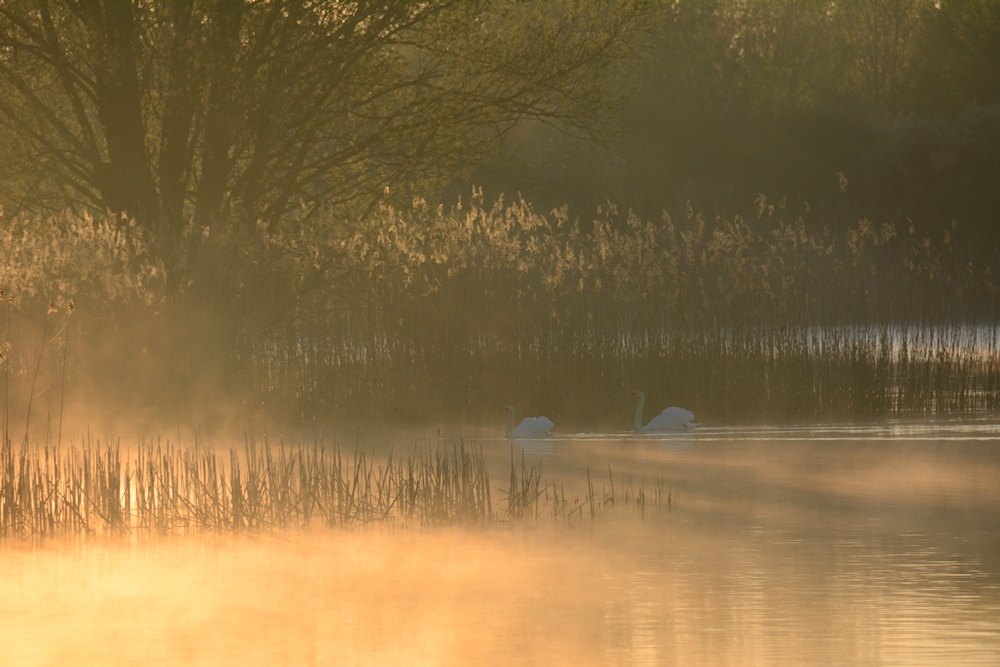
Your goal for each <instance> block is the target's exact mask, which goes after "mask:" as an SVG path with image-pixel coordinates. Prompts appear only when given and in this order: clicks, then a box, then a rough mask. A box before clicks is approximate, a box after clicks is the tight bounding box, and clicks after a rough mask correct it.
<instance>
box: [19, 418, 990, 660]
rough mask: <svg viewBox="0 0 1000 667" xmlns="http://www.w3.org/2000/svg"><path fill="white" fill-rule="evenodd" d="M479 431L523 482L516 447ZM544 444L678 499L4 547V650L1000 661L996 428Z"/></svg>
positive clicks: (566, 481)
mask: <svg viewBox="0 0 1000 667" xmlns="http://www.w3.org/2000/svg"><path fill="white" fill-rule="evenodd" d="M447 435H458V432H457V431H456V433H454V434H447ZM480 435H481V434H480ZM393 437H403V436H393ZM405 437H407V438H409V441H410V442H412V441H413V439H414V438H419V437H420V436H413V435H412V434H411V435H410V436H405ZM358 439H359V443H360V444H361V445H362V446H364V447H372V448H375V449H378V448H379V447H382V446H384V445H386V444H387V443H386V442H384V440H385V438H383V436H380V435H378V434H359V435H358ZM432 440H433V439H432ZM481 442H482V443H483V446H484V449H486V451H487V453H488V454H489V456H490V457H491V460H492V461H493V462H494V464H495V466H496V472H495V474H494V484H493V486H494V487H498V486H505V481H504V477H503V474H504V471H503V465H504V462H505V461H507V460H509V457H510V455H511V450H510V449H509V447H510V446H509V444H508V443H507V442H506V441H503V440H499V439H495V440H491V439H484V440H481ZM515 454H516V456H517V457H518V459H520V456H521V449H520V448H518V449H517V450H516V451H515ZM524 456H525V460H526V461H527V462H529V463H530V462H535V463H538V462H541V464H542V466H543V470H544V471H545V475H546V476H547V477H549V478H553V477H554V478H556V479H557V484H559V485H561V486H562V487H563V488H565V490H566V495H567V496H569V497H570V499H571V500H572V497H573V496H574V495H580V496H582V495H583V494H584V493H585V489H586V475H587V471H588V468H589V472H590V475H591V479H592V482H593V483H594V485H595V487H596V490H597V495H598V497H599V498H600V497H602V491H605V490H608V488H610V485H611V479H613V480H614V483H615V484H616V487H617V490H618V492H619V494H620V493H621V485H622V484H623V483H626V480H627V476H628V475H631V476H632V484H633V486H638V484H640V483H643V484H645V485H646V486H647V489H649V488H651V486H652V483H653V479H654V478H656V477H661V478H662V479H663V480H664V481H665V482H666V483H667V485H668V486H669V487H670V489H671V493H672V503H671V506H670V507H669V508H666V507H664V508H661V509H660V510H658V511H657V510H655V509H647V511H646V512H645V514H644V515H641V516H640V515H639V514H638V513H637V512H636V511H635V510H634V508H632V507H623V506H620V505H619V506H618V507H616V508H602V510H603V511H602V515H601V516H599V517H598V519H597V520H595V521H592V520H591V519H590V516H589V512H587V513H585V514H584V516H583V517H582V518H578V519H575V520H574V521H572V522H566V521H565V520H560V521H558V522H553V521H552V520H551V519H549V518H541V519H540V520H539V521H538V522H537V523H535V524H532V525H530V526H510V525H494V526H492V527H490V528H488V529H486V530H481V529H399V528H391V527H374V528H365V529H357V530H352V531H341V532H327V531H321V530H315V531H311V532H305V533H292V534H280V535H257V536H238V537H175V538H169V539H160V540H153V541H145V542H141V543H139V542H136V543H127V544H123V543H115V542H108V541H90V542H86V543H74V544H70V545H68V544H48V545H45V546H42V547H39V546H32V547H29V546H27V545H23V544H19V543H12V542H7V543H4V544H2V545H0V591H2V600H3V603H2V606H0V664H2V665H57V664H58V665H66V664H82V665H91V664H94V665H96V664H100V665H118V664H121V665H124V664H146V665H149V664H152V665H175V664H185V665H231V664H241V665H327V664H346V665H440V664H456V665H458V664H461V665H499V664H503V665H535V664H545V665H783V664H787V665H803V664H813V665H997V664H1000V530H998V528H1000V425H998V424H996V423H993V422H983V421H978V422H973V423H938V424H913V423H910V424H894V425H888V426H879V427H854V428H847V427H815V428H801V427H800V428H753V429H710V428H702V429H699V430H698V431H696V432H694V433H691V434H678V435H676V436H672V437H668V438H660V439H657V438H651V437H640V438H635V437H631V436H606V435H605V436H600V435H579V436H560V437H558V438H555V439H553V440H551V441H546V442H544V443H526V449H525V451H524ZM608 467H610V468H611V473H610V478H609V473H608ZM501 496H502V494H500V493H497V494H495V496H494V502H496V499H497V498H499V497H501Z"/></svg>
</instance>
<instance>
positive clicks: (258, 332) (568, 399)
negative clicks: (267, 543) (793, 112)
mask: <svg viewBox="0 0 1000 667" xmlns="http://www.w3.org/2000/svg"><path fill="white" fill-rule="evenodd" d="M793 209H795V210H793ZM834 222H837V221H831V220H827V219H826V218H824V219H822V220H813V219H811V218H810V214H809V212H808V207H805V208H802V207H798V208H796V207H795V206H792V205H789V204H786V202H785V201H784V200H781V201H778V202H772V201H770V200H768V199H767V198H766V197H764V196H761V197H760V198H758V200H757V201H756V202H755V204H754V207H753V209H752V211H751V212H750V213H749V214H748V215H747V216H745V217H744V216H733V217H730V218H722V217H720V216H715V217H710V216H705V215H703V214H701V213H698V212H695V211H694V210H692V209H691V208H690V207H689V208H688V209H687V210H686V211H682V212H680V214H679V215H676V216H671V215H670V214H669V213H667V212H664V213H663V215H662V217H661V219H659V220H643V219H640V218H639V217H638V216H636V215H635V214H633V213H631V212H628V211H621V210H619V209H618V208H616V207H615V206H613V205H610V204H609V205H606V206H603V207H601V208H600V209H599V210H598V212H597V215H596V217H593V218H592V219H590V220H589V221H588V220H586V219H581V218H574V217H571V216H570V213H569V211H568V210H567V209H566V208H562V209H556V210H553V211H551V212H550V213H548V214H541V213H539V212H537V211H535V210H534V209H533V208H532V206H531V205H530V204H528V203H527V202H525V201H523V200H518V201H515V202H511V203H508V202H505V201H504V200H502V199H501V200H499V201H497V202H495V203H493V204H487V203H486V202H485V201H484V197H483V195H482V191H481V190H474V191H473V196H472V198H471V199H466V200H459V201H458V203H457V204H456V205H455V206H454V207H452V208H451V209H445V208H444V207H443V206H438V207H432V206H430V205H428V204H427V203H426V202H425V201H423V200H420V199H415V200H414V201H413V202H412V204H411V205H409V206H406V207H403V208H395V207H392V206H389V205H388V204H384V205H382V206H380V207H379V208H377V210H375V211H374V212H372V213H371V214H370V215H368V216H367V217H361V218H358V219H354V220H336V219H330V220H328V221H327V224H323V225H316V224H309V225H296V224H294V221H292V222H290V223H289V224H287V225H285V226H283V227H281V228H279V229H266V228H264V227H263V226H260V225H258V226H256V227H255V226H247V225H241V224H237V223H236V222H234V224H233V225H232V226H231V227H230V228H229V232H228V233H227V234H225V235H221V234H216V233H214V232H213V233H208V232H207V231H205V232H198V233H196V232H195V231H194V230H193V228H192V229H191V230H189V237H188V238H187V240H186V243H188V244H190V246H191V248H192V252H191V257H192V258H194V259H192V262H191V264H190V265H189V266H187V267H186V269H185V271H186V275H187V276H188V278H186V280H185V281H184V286H183V288H182V289H178V290H171V289H169V288H168V287H167V284H168V283H169V282H176V280H172V279H171V278H170V277H169V276H168V275H167V274H166V269H165V268H164V266H163V265H162V263H159V262H158V261H156V260H154V259H153V257H154V254H151V253H150V251H149V250H148V247H149V244H148V241H147V240H146V239H144V238H143V237H142V235H141V233H140V232H139V231H138V228H137V227H135V226H132V225H131V223H130V222H129V221H128V219H127V218H98V217H92V216H78V215H75V214H72V213H70V212H66V213H64V214H63V215H61V216H57V217H55V218H45V219H43V218H40V217H36V218H12V217H5V218H2V219H0V229H2V232H3V239H2V241H3V246H4V247H5V248H7V249H9V252H8V254H7V256H6V258H5V261H4V262H2V263H0V286H3V287H4V289H5V294H6V296H7V302H6V307H5V308H4V310H3V312H0V317H2V318H3V320H4V321H3V326H4V330H5V332H6V338H5V341H4V343H3V346H4V347H3V362H4V376H5V391H6V397H5V416H8V417H9V415H12V414H24V413H25V412H26V411H27V409H28V405H27V403H28V400H31V401H33V407H32V412H31V416H30V421H31V422H32V424H35V425H36V426H33V427H32V428H33V429H34V430H33V431H32V433H33V437H36V438H38V439H40V440H45V439H46V438H49V439H50V440H51V439H53V438H51V437H50V434H56V433H57V432H58V429H59V424H58V422H59V421H61V419H62V406H63V404H64V403H65V404H66V405H71V404H74V401H75V404H77V405H78V404H79V403H80V402H81V401H82V397H93V401H92V402H93V403H95V404H98V405H101V406H103V409H105V410H109V411H114V412H117V413H119V414H132V413H135V412H138V411H145V412H146V413H148V412H149V411H150V407H149V406H159V407H157V408H155V409H154V410H160V411H161V412H162V413H163V414H162V415H160V416H161V417H163V416H165V417H166V418H167V419H170V416H171V415H176V414H188V415H192V417H191V419H193V420H195V422H196V423H202V424H205V423H209V422H211V420H212V415H211V414H209V412H210V411H211V409H212V408H211V406H216V405H217V406H223V407H221V408H219V410H220V411H228V413H229V414H230V417H233V416H234V415H235V420H236V422H237V423H239V422H242V423H254V422H264V423H267V422H268V421H273V420H277V421H279V422H281V423H289V424H300V425H305V426H309V427H315V426H323V425H328V424H358V423H364V424H373V425H378V424H407V425H415V424H424V425H426V424H431V423H441V422H456V423H457V422H462V423H472V424H492V423H494V422H495V421H496V412H497V409H498V408H497V406H503V405H506V404H509V403H511V402H512V400H514V401H516V402H517V403H518V404H519V405H524V406H525V409H529V410H536V411H537V412H540V413H543V414H546V415H548V416H549V417H551V418H553V419H554V420H555V421H556V422H557V423H560V422H562V423H576V424H579V425H580V427H590V426H593V425H601V424H613V423H619V422H621V421H622V419H624V418H625V417H627V416H628V415H629V414H631V405H630V401H631V399H630V393H631V392H632V391H634V390H635V389H636V388H639V387H641V388H643V390H644V391H646V392H647V394H650V395H651V396H652V395H655V396H658V397H659V399H660V400H662V401H664V402H666V403H667V404H670V403H675V404H682V405H684V406H685V407H687V408H689V409H691V410H693V411H694V412H695V414H697V415H699V418H700V419H706V420H708V421H709V422H710V423H711V422H715V423H730V424H735V423H768V422H769V423H775V422H783V421H796V422H801V421H804V420H817V419H820V420H823V419H834V420H842V419H866V420H867V419H879V418H885V417H893V416H920V415H926V416H946V415H957V414H982V413H984V412H988V411H994V410H996V409H997V408H998V407H1000V339H998V319H997V318H998V314H1000V309H998V305H1000V301H998V289H997V280H996V271H997V267H996V261H997V257H995V256H994V255H993V254H990V252H989V249H987V248H983V247H981V246H976V245H974V244H968V243H962V242H960V241H959V239H961V238H962V234H961V230H958V229H955V228H954V227H953V228H952V229H950V230H948V231H946V232H945V233H944V235H943V236H941V237H939V238H930V237H925V236H922V235H921V234H919V233H918V232H917V230H916V229H915V227H914V225H912V224H909V223H908V222H906V221H904V222H903V223H902V224H900V223H899V221H897V222H892V223H875V222H872V221H869V220H867V219H861V220H859V221H857V222H856V223H855V224H852V225H846V226H844V225H842V224H841V225H839V227H840V228H841V230H842V231H840V232H836V231H834V229H836V228H837V226H835V225H833V223H834ZM841 222H842V221H841ZM827 223H830V224H827ZM74 302H75V305H76V312H75V313H74V314H72V316H71V315H70V304H71V303H74ZM46 304H47V305H46ZM62 393H66V394H68V399H69V400H68V401H66V400H64V399H63V397H62ZM29 396H30V397H31V398H30V399H28V398H27V397H29ZM233 406H235V407H233ZM84 408H86V406H84ZM7 424H8V426H9V427H10V428H11V429H13V426H12V425H11V424H10V420H9V418H8V419H7ZM42 425H44V429H45V431H44V434H43V433H41V432H40V431H39V430H38V429H40V428H43V426H42ZM26 430H27V429H26Z"/></svg>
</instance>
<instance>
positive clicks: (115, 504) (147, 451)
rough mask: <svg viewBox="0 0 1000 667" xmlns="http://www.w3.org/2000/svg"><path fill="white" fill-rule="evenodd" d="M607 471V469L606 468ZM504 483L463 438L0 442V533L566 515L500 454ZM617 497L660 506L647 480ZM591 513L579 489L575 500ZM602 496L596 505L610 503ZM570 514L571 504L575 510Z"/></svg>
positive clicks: (555, 497) (531, 473)
mask: <svg viewBox="0 0 1000 667" xmlns="http://www.w3.org/2000/svg"><path fill="white" fill-rule="evenodd" d="M609 474H610V470H609ZM509 481H510V483H509V486H508V488H507V489H500V491H501V493H502V494H503V495H504V502H502V503H501V504H502V507H500V508H498V509H497V510H496V511H494V508H493V505H492V501H491V496H490V476H489V471H488V470H487V467H486V463H485V460H484V457H483V453H482V449H481V448H480V447H479V446H478V445H475V444H471V445H466V444H465V443H464V442H459V443H456V444H452V445H450V446H445V445H438V446H437V447H435V448H433V449H431V448H427V449H415V450H414V452H413V453H412V454H411V455H409V456H406V457H402V456H399V455H397V454H396V453H395V452H390V453H389V454H388V456H387V457H386V459H385V460H383V461H381V462H375V461H374V460H372V459H370V458H369V457H368V456H366V455H365V453H364V452H361V451H355V452H354V453H353V454H352V455H344V454H343V452H342V451H341V449H340V448H339V446H337V445H332V446H322V445H319V444H316V445H313V446H304V445H299V446H287V445H284V444H282V445H278V446H273V445H270V444H268V443H266V442H265V443H263V444H260V443H257V442H255V441H254V440H251V439H247V440H246V442H245V443H244V446H243V447H242V448H236V447H234V448H232V449H230V450H229V452H228V456H225V455H220V454H218V453H217V452H216V451H215V450H214V449H211V448H208V447H205V446H204V445H203V444H201V443H200V442H196V444H195V445H194V446H192V447H188V448H178V447H175V446H172V445H170V444H166V445H164V444H161V443H159V442H155V443H154V442H151V441H146V442H143V443H141V444H140V446H139V447H138V449H137V451H136V452H135V454H134V456H131V455H130V453H129V452H128V451H127V450H123V449H122V447H121V445H120V443H119V441H118V440H115V439H112V440H106V441H104V442H103V443H102V442H101V441H100V440H95V439H93V438H90V437H88V438H87V439H86V440H84V441H83V442H82V443H81V444H80V445H71V446H68V447H66V448H60V447H35V446H30V445H26V444H22V445H20V446H18V447H15V446H13V445H12V444H11V441H10V439H9V438H7V437H5V438H4V440H3V444H2V446H0V537H4V536H8V537H9V536H19V537H49V536H58V535H67V534H88V535H91V534H129V533H133V532H145V533H168V532H187V531H191V530H210V531H244V530H269V529H283V528H305V527H308V526H311V525H321V526H328V527H338V526H341V527H343V526H356V525H363V524H368V523H375V522H393V523H397V524H406V525H410V524H417V525H433V524H464V525H477V524H478V525H483V524H486V523H489V522H491V521H518V520H525V519H532V518H539V517H542V516H545V515H546V514H548V513H549V512H547V511H546V510H548V509H551V516H552V517H554V518H560V517H563V518H569V519H572V518H573V516H572V512H567V506H568V503H567V500H566V494H565V492H564V491H563V492H562V493H561V494H560V493H559V492H557V491H556V487H555V484H554V483H553V482H546V481H543V480H542V477H541V470H540V469H539V468H537V467H536V466H526V465H525V464H524V462H523V460H522V462H521V465H520V467H518V466H515V465H514V461H513V458H512V459H511V474H510V480H509ZM629 489H630V490H629V491H627V492H626V493H625V495H624V502H625V503H626V504H628V503H629V502H631V503H632V504H633V505H634V506H635V507H637V508H639V509H641V510H642V511H644V510H645V506H646V504H649V503H652V504H654V505H656V506H659V505H662V504H664V502H665V503H666V504H667V505H669V502H670V501H669V497H664V496H663V494H662V480H657V482H656V486H655V490H654V492H653V494H652V497H650V496H649V495H648V494H647V492H646V491H644V490H643V488H642V487H641V486H640V487H639V488H638V490H637V491H632V490H631V482H630V483H629ZM576 500H577V502H578V503H579V504H581V505H582V504H586V503H589V504H590V506H591V515H592V516H594V515H595V511H594V510H595V507H596V505H595V503H599V502H600V501H598V500H597V499H596V498H595V497H594V494H593V492H592V490H591V493H590V495H589V496H588V497H587V498H585V499H584V500H583V502H582V503H580V502H579V498H577V499H576ZM614 502H615V499H614V493H612V497H611V499H610V500H609V497H608V496H607V494H605V497H604V505H609V504H611V505H613V504H614ZM581 516H582V512H581Z"/></svg>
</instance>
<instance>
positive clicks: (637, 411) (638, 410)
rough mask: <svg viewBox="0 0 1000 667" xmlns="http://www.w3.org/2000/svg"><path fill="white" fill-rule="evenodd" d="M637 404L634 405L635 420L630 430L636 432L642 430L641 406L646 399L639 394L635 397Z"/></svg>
mask: <svg viewBox="0 0 1000 667" xmlns="http://www.w3.org/2000/svg"><path fill="white" fill-rule="evenodd" d="M636 398H637V399H638V402H637V403H636V404H635V420H634V421H633V422H632V428H633V429H634V430H636V431H641V430H642V406H643V404H644V403H645V402H646V397H645V395H643V394H639V395H638V396H637V397H636Z"/></svg>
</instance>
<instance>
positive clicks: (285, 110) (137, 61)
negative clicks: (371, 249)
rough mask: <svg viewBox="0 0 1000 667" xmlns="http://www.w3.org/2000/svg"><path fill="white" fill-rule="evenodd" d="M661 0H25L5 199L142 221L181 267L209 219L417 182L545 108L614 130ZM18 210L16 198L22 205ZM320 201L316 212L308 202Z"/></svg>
mask: <svg viewBox="0 0 1000 667" xmlns="http://www.w3.org/2000/svg"><path fill="white" fill-rule="evenodd" d="M657 12H658V9H657V7H656V5H655V3H649V2H646V1H644V0H629V1H626V2H610V1H609V2H588V1H585V0H564V1H558V2H535V3H521V2H515V1H514V0H474V1H470V0H430V1H419V2H418V1H413V0H398V1H394V2H388V3H375V2H354V3H342V2H322V1H315V0H314V1H310V0H274V1H272V2H253V1H250V0H171V1H169V2H154V1H152V0H101V1H99V2H98V1H93V2H91V1H87V2H84V1H81V0H56V1H51V2H46V1H45V0H8V1H7V2H4V3H3V4H0V122H2V124H3V132H2V135H0V142H2V145H0V150H3V152H4V153H5V154H6V155H8V156H9V158H10V159H9V160H8V165H13V166H8V172H7V174H5V175H6V176H7V178H6V180H5V181H4V183H3V184H2V185H0V188H2V191H0V197H2V201H3V202H4V203H6V204H7V205H8V207H11V208H12V209H13V211H14V212H16V211H29V212H35V211H38V210H43V209H46V208H48V209H54V208H61V207H63V206H65V205H66V204H67V203H71V204H74V205H76V206H82V207H89V208H92V209H97V210H100V211H104V210H111V211H113V212H125V213H127V214H128V215H129V216H131V217H133V218H135V219H136V220H137V221H138V222H139V224H140V226H141V227H142V228H143V230H144V231H145V232H146V234H147V235H148V236H149V238H150V240H151V241H152V243H153V246H154V247H155V248H156V249H157V250H158V252H159V253H160V255H161V256H162V257H163V258H164V259H165V260H166V261H167V263H168V265H169V266H171V267H177V266H179V265H182V264H183V258H184V257H185V255H186V253H188V252H189V251H190V243H191V242H190V239H191V238H193V237H195V236H197V233H195V234H192V233H191V232H192V229H193V230H198V231H201V230H205V231H206V232H209V231H212V230H216V229H219V228H220V227H224V226H226V225H230V224H233V222H232V221H234V220H235V221H238V222H237V223H236V224H245V225H255V224H257V222H258V221H262V222H263V223H264V224H265V225H266V226H267V229H268V230H270V231H273V230H275V229H276V227H277V226H279V225H280V224H282V221H283V220H285V219H286V216H287V214H288V213H289V212H290V211H296V217H297V219H299V220H301V219H309V218H310V216H312V215H313V214H315V213H317V212H319V211H322V210H324V209H327V208H328V207H330V206H341V207H342V206H351V207H354V208H355V209H357V208H362V209H363V208H364V207H369V206H371V205H373V204H374V203H375V202H377V201H378V199H379V197H380V196H382V194H383V193H384V192H386V190H387V189H393V190H395V189H397V188H401V189H402V190H404V191H406V190H407V189H409V190H412V191H418V190H419V189H420V188H421V186H426V185H428V184H433V183H438V182H440V181H441V180H442V179H443V178H444V177H446V176H450V175H452V174H454V173H455V172H456V171H457V170H461V169H463V168H466V167H468V166H469V165H471V164H474V163H476V162H477V161H479V160H481V159H482V158H483V157H484V156H486V155H488V154H490V153H491V152H492V151H494V150H496V147H497V146H498V145H499V143H500V142H502V140H503V139H504V137H505V136H506V135H507V134H508V133H509V132H510V131H511V129H512V128H514V127H515V126H516V125H517V124H518V123H520V122H522V121H524V120H526V119H538V120H542V121H543V122H546V123H549V124H552V125H554V126H558V127H559V128H560V130H562V131H566V132H570V133H575V134H581V135H584V136H587V137H589V138H600V137H601V136H602V132H603V131H604V129H605V127H604V126H603V125H602V120H604V119H606V118H607V116H608V113H609V111H610V110H611V109H612V108H613V106H614V104H615V102H616V99H615V98H614V96H611V95H608V94H607V89H606V82H607V77H608V75H609V74H610V73H613V72H614V71H615V68H616V66H617V65H618V64H619V63H621V62H623V60H624V59H625V58H626V57H628V56H629V55H630V54H632V53H633V51H634V49H635V47H636V44H637V39H638V38H639V37H641V36H642V35H644V34H646V33H647V32H649V31H650V30H651V29H652V28H653V27H654V26H655V24H656V21H655V15H656V14H657ZM9 212H10V209H9ZM303 212H304V213H303Z"/></svg>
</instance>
